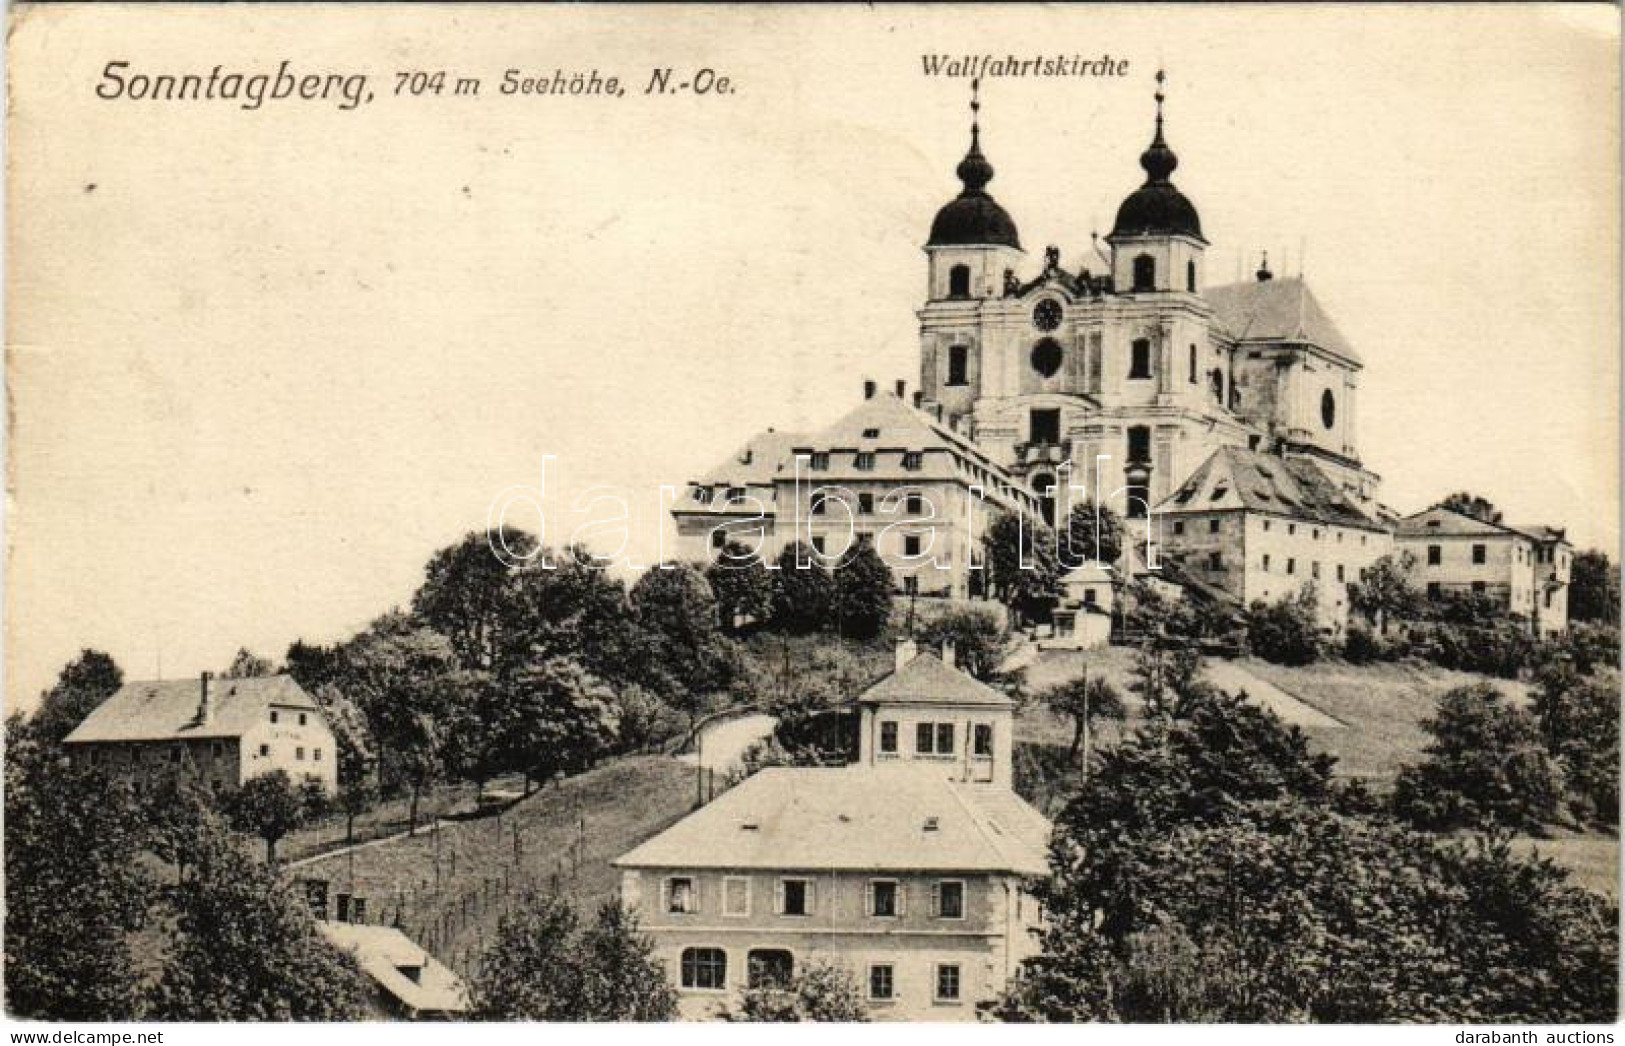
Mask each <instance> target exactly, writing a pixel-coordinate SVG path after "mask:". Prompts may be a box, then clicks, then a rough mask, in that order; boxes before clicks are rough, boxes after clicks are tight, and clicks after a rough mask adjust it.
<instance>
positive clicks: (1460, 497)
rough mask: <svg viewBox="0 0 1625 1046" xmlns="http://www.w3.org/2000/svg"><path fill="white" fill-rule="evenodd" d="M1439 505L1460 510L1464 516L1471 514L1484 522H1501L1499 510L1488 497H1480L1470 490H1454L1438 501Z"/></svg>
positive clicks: (1453, 510)
mask: <svg viewBox="0 0 1625 1046" xmlns="http://www.w3.org/2000/svg"><path fill="white" fill-rule="evenodd" d="M1439 507H1440V508H1447V509H1450V510H1451V511H1452V512H1460V513H1461V514H1462V515H1464V516H1471V517H1473V518H1474V519H1478V520H1483V521H1484V522H1485V523H1499V522H1501V510H1500V509H1498V508H1496V507H1495V505H1494V504H1493V503H1492V502H1491V501H1490V499H1489V498H1486V497H1481V496H1480V495H1478V494H1474V493H1473V492H1472V491H1470V490H1458V491H1456V492H1455V493H1453V494H1451V495H1450V496H1449V497H1447V498H1445V499H1444V500H1443V501H1441V502H1439Z"/></svg>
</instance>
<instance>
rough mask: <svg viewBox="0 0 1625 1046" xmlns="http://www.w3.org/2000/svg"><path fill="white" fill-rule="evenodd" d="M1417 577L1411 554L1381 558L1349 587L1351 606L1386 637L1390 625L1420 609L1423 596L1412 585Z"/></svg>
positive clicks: (1405, 553)
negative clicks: (1412, 581)
mask: <svg viewBox="0 0 1625 1046" xmlns="http://www.w3.org/2000/svg"><path fill="white" fill-rule="evenodd" d="M1415 576H1416V557H1415V556H1414V555H1412V554H1411V553H1409V552H1400V553H1397V554H1395V553H1389V554H1388V555H1386V556H1382V557H1381V558H1379V559H1377V560H1375V561H1373V562H1372V563H1370V564H1369V565H1368V566H1366V567H1365V568H1364V569H1363V570H1361V571H1360V577H1359V580H1357V581H1353V582H1351V583H1350V584H1349V586H1348V589H1349V607H1350V608H1351V609H1353V610H1354V612H1355V613H1357V614H1361V615H1363V616H1364V617H1365V618H1366V620H1367V621H1370V622H1371V624H1372V625H1373V626H1374V627H1375V628H1376V629H1377V631H1378V633H1382V634H1385V633H1387V631H1388V625H1389V623H1390V622H1392V621H1395V620H1400V619H1404V618H1409V617H1412V616H1414V615H1415V614H1416V613H1417V611H1418V609H1419V608H1420V606H1421V596H1420V594H1419V593H1418V592H1417V591H1416V586H1415V585H1413V584H1411V578H1413V577H1415Z"/></svg>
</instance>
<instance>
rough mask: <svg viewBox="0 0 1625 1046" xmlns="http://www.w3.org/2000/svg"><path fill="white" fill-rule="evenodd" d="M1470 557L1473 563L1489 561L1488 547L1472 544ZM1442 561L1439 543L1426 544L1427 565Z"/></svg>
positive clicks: (1520, 556)
mask: <svg viewBox="0 0 1625 1046" xmlns="http://www.w3.org/2000/svg"><path fill="white" fill-rule="evenodd" d="M1518 551H1519V557H1518V558H1519V559H1522V558H1523V557H1522V551H1523V550H1522V549H1519V550H1518ZM1472 559H1473V563H1474V564H1475V565H1482V564H1484V563H1487V562H1489V548H1488V547H1487V546H1485V545H1474V546H1473V549H1472ZM1443 562H1444V547H1443V546H1441V545H1429V546H1428V566H1430V567H1436V566H1439V565H1440V564H1441V563H1443Z"/></svg>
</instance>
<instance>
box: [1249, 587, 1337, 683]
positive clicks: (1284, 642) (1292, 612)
mask: <svg viewBox="0 0 1625 1046" xmlns="http://www.w3.org/2000/svg"><path fill="white" fill-rule="evenodd" d="M1247 645H1248V646H1249V647H1251V648H1252V652H1253V653H1255V654H1257V655H1258V656H1259V657H1261V658H1263V659H1264V660H1266V661H1273V662H1275V663H1276V664H1279V665H1307V664H1311V663H1313V662H1315V661H1318V660H1319V659H1320V625H1319V622H1318V620H1317V619H1316V613H1315V590H1314V588H1313V586H1308V585H1306V586H1304V588H1303V589H1302V590H1301V591H1299V592H1298V593H1297V594H1296V595H1290V596H1285V597H1283V598H1282V599H1280V600H1279V601H1278V602H1275V603H1265V602H1264V601H1263V600H1259V601H1257V602H1255V603H1254V604H1253V605H1252V609H1251V610H1250V612H1249V620H1248V623H1247Z"/></svg>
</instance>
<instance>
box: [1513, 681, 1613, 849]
mask: <svg viewBox="0 0 1625 1046" xmlns="http://www.w3.org/2000/svg"><path fill="white" fill-rule="evenodd" d="M1619 693H1620V686H1619V673H1618V672H1617V671H1615V670H1613V669H1606V670H1603V671H1601V672H1599V673H1597V674H1596V675H1593V676H1587V677H1580V676H1578V675H1577V674H1575V673H1573V672H1549V673H1548V674H1547V675H1546V676H1545V678H1543V679H1542V680H1541V683H1540V685H1539V686H1538V687H1537V688H1536V689H1535V694H1534V705H1533V710H1534V714H1535V718H1536V720H1537V721H1538V722H1539V724H1540V734H1541V739H1542V741H1543V743H1544V744H1545V746H1546V750H1547V752H1549V753H1550V754H1551V755H1552V756H1553V757H1554V758H1556V759H1557V761H1558V763H1559V765H1560V766H1561V767H1562V769H1563V776H1564V779H1565V780H1566V782H1567V784H1568V789H1569V801H1570V805H1571V806H1573V807H1574V808H1575V812H1576V814H1577V815H1578V816H1579V817H1580V818H1581V819H1582V820H1585V821H1588V822H1590V823H1592V824H1595V825H1596V826H1598V827H1600V828H1604V829H1612V828H1615V827H1617V826H1618V824H1619V765H1620V763H1619V760H1620V752H1619Z"/></svg>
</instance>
